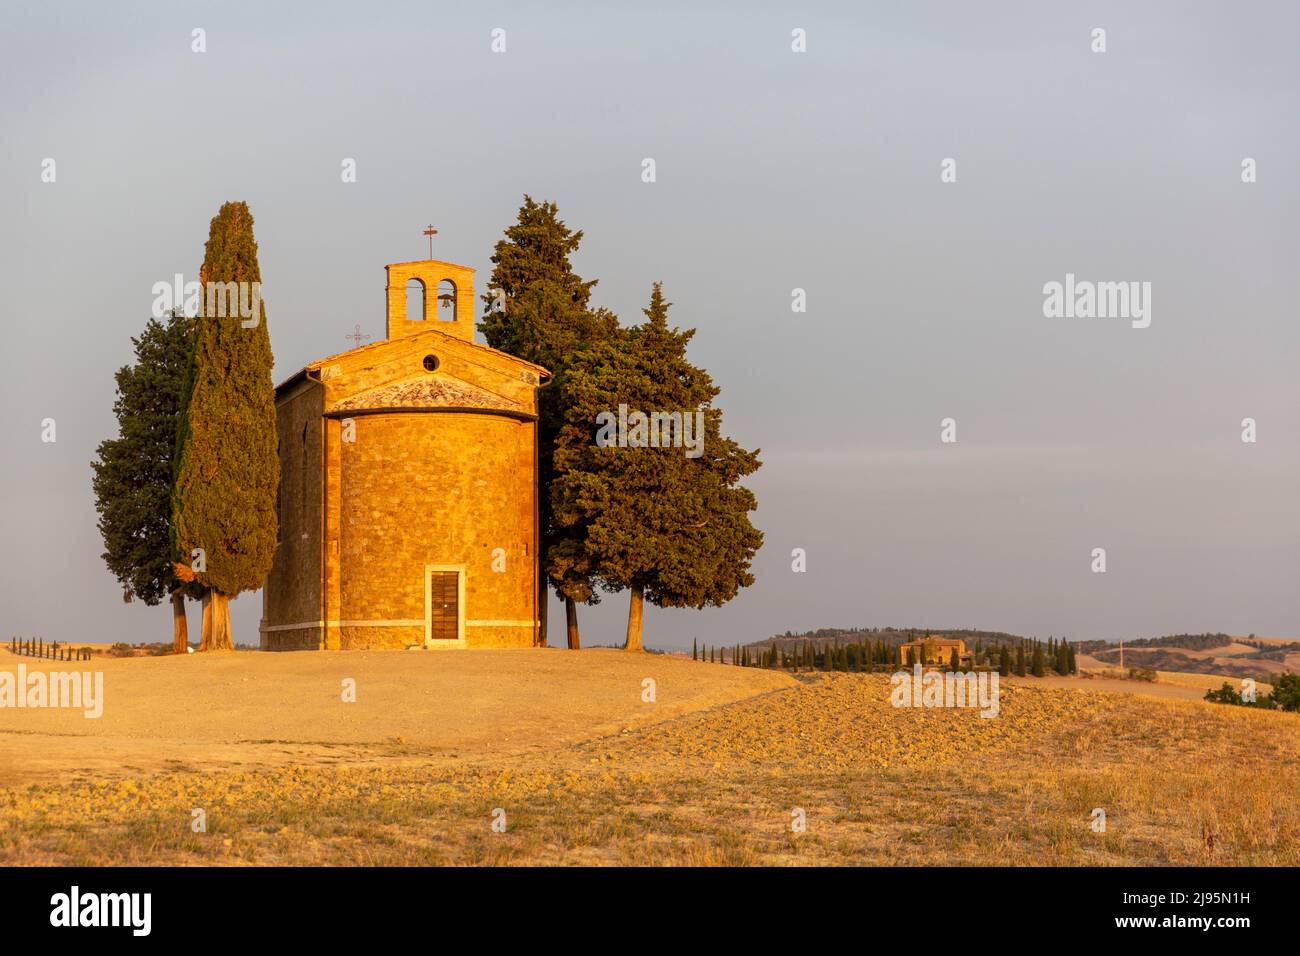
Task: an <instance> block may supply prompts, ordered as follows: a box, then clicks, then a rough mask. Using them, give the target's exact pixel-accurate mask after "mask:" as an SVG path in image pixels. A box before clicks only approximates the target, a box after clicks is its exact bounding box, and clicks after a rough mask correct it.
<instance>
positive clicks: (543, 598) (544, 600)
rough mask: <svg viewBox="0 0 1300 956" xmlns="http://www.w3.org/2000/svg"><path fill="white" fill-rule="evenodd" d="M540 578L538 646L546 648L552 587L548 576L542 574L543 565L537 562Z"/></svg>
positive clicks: (538, 586)
mask: <svg viewBox="0 0 1300 956" xmlns="http://www.w3.org/2000/svg"><path fill="white" fill-rule="evenodd" d="M537 567H538V573H539V577H538V580H537V646H538V647H545V646H546V607H547V605H549V604H550V603H551V590H550V586H549V585H548V584H547V583H546V575H545V574H541V573H540V572H541V568H542V563H541V561H540V560H539V561H538V562H537Z"/></svg>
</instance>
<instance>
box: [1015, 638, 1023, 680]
mask: <svg viewBox="0 0 1300 956" xmlns="http://www.w3.org/2000/svg"><path fill="white" fill-rule="evenodd" d="M1016 676H1017V677H1024V676H1025V642H1024V641H1021V642H1020V643H1019V644H1018V645H1016Z"/></svg>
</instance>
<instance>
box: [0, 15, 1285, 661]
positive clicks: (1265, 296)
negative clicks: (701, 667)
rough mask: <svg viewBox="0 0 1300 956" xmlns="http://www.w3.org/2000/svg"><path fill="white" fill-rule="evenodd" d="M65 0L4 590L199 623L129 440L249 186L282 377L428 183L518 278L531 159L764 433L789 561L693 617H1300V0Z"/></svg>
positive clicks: (464, 258) (26, 133) (18, 402)
mask: <svg viewBox="0 0 1300 956" xmlns="http://www.w3.org/2000/svg"><path fill="white" fill-rule="evenodd" d="M49 6H50V5H46V4H24V5H22V6H18V5H15V4H6V6H5V9H4V11H3V13H0V26H2V29H0V64H3V65H2V66H0V71H2V72H3V83H2V85H0V90H2V91H3V92H2V93H0V217H2V219H3V224H4V228H3V230H2V231H0V279H2V280H3V284H4V289H5V292H6V294H5V296H4V299H3V302H4V305H3V323H4V324H3V334H4V345H3V347H0V355H3V364H4V367H3V374H0V404H2V407H3V408H4V410H5V414H4V420H3V425H2V426H0V427H2V428H3V447H4V449H5V453H4V461H3V468H2V469H0V540H3V541H4V543H5V547H4V548H3V549H2V550H0V636H3V637H5V638H7V637H8V635H9V634H11V633H16V634H23V635H35V634H40V635H43V636H45V637H47V638H51V639H60V640H67V639H72V640H77V639H85V638H88V637H92V636H94V637H100V638H102V639H114V640H116V639H122V640H159V639H161V640H166V639H168V636H169V633H170V632H169V626H168V621H167V613H168V612H167V611H166V610H165V609H163V608H158V609H149V608H144V607H143V606H141V605H139V604H132V605H125V604H123V603H122V601H121V596H120V595H121V592H120V588H119V586H118V585H117V584H116V582H115V581H114V580H113V579H112V577H111V576H110V575H109V574H108V572H107V571H106V570H105V569H104V567H103V564H102V562H101V560H100V558H99V553H100V550H101V544H100V541H99V539H98V535H97V532H96V531H95V527H94V510H93V503H92V498H91V493H90V469H89V467H88V462H89V460H90V458H91V457H92V455H93V450H94V447H95V445H96V444H97V443H98V442H99V441H100V440H101V439H102V438H104V437H107V436H108V435H110V434H112V433H113V429H114V420H113V417H112V413H111V404H112V398H113V372H114V371H115V370H116V368H117V367H118V366H119V365H121V364H122V363H124V362H126V361H127V360H129V358H130V354H131V353H130V342H129V338H130V336H131V335H133V334H136V333H137V332H138V331H139V329H140V328H141V326H142V325H143V323H144V321H145V319H146V317H147V316H148V313H149V308H150V304H151V301H152V296H151V293H150V289H151V286H152V285H153V283H154V282H156V281H158V280H160V279H170V277H171V276H172V274H173V273H175V272H182V273H185V274H186V275H193V273H194V272H195V271H196V270H197V266H198V263H199V262H200V261H201V257H202V248H203V242H204V240H205V238H206V235H207V225H208V220H209V219H210V218H211V217H212V215H213V214H214V213H215V212H216V210H217V208H218V207H219V206H220V204H221V202H222V201H224V200H228V199H244V200H247V201H248V202H249V203H250V205H251V207H252V210H253V213H254V215H255V217H256V220H257V238H258V241H259V243H260V251H261V264H262V270H263V275H264V279H265V284H266V296H267V308H268V316H269V322H270V331H271V337H272V344H273V347H274V350H275V355H276V359H277V368H276V377H277V380H278V379H280V378H283V377H285V376H287V375H288V374H290V373H291V372H292V371H293V370H295V369H296V368H298V367H300V366H301V365H302V364H303V363H304V362H306V361H309V360H311V359H314V358H317V357H320V356H323V355H327V354H331V353H333V352H337V351H339V350H341V349H342V348H345V347H346V346H347V344H348V343H347V342H346V340H345V339H344V338H343V336H344V334H345V333H348V332H350V331H351V330H352V329H353V326H354V325H356V324H358V323H359V324H360V325H361V328H362V331H363V332H364V333H368V334H370V335H372V336H375V337H378V336H380V335H382V333H383V286H384V272H383V265H384V264H385V263H387V262H394V261H402V260H409V259H413V258H418V257H420V256H423V255H424V254H425V252H424V251H423V250H424V249H425V248H426V247H425V245H424V239H423V238H422V237H421V236H420V230H421V229H422V228H423V226H424V225H425V223H427V222H430V221H432V222H433V223H434V224H435V225H437V226H438V228H439V229H440V230H441V232H440V235H439V237H438V239H437V240H436V255H437V256H438V257H440V258H445V259H450V260H453V261H457V262H463V263H467V264H469V265H471V266H474V267H476V268H478V269H479V279H480V284H481V283H482V282H483V281H485V280H486V278H487V276H488V274H489V273H490V269H491V263H490V262H489V256H490V255H491V251H492V246H493V244H494V242H495V241H496V240H497V238H498V237H499V236H500V234H501V231H502V229H503V228H504V227H505V226H506V225H508V224H509V222H510V221H511V220H512V219H513V217H514V213H515V210H516V209H517V207H518V205H519V202H520V199H521V196H522V194H523V193H524V192H529V193H531V194H532V195H534V196H535V197H538V198H547V199H554V200H555V201H557V202H558V203H559V205H560V209H561V211H562V214H563V215H564V217H565V218H566V219H567V220H568V222H569V223H570V224H571V225H572V226H574V227H577V228H582V229H584V230H585V231H586V240H585V242H584V244H583V248H582V250H581V253H580V254H579V256H578V257H577V260H576V265H577V268H578V270H579V271H580V272H581V273H582V274H583V275H584V276H585V277H587V278H596V279H599V280H600V284H599V286H598V287H597V288H596V291H595V301H596V302H597V303H598V304H601V305H605V306H608V307H610V308H612V309H614V310H615V311H616V312H617V313H618V314H619V315H620V316H621V317H622V318H623V320H624V321H625V322H627V323H631V322H634V321H637V320H639V318H640V312H639V309H640V308H641V306H642V305H643V304H644V302H645V300H646V298H647V295H648V291H649V287H650V283H651V282H652V281H653V280H656V279H662V280H663V281H664V283H665V291H666V293H667V295H668V297H669V299H671V300H672V301H673V302H674V303H675V304H676V305H675V308H674V311H673V319H674V320H675V321H676V322H677V323H678V324H681V325H690V326H695V327H696V328H698V329H699V332H698V334H697V336H696V338H695V341H694V343H693V351H692V357H693V358H694V359H695V360H696V361H697V362H699V363H700V364H702V365H704V366H706V367H707V368H708V369H709V370H710V372H711V373H712V374H713V376H714V379H715V381H716V382H717V383H718V384H719V385H720V386H721V388H722V395H721V400H720V403H721V405H722V407H723V408H724V409H725V418H724V422H725V425H726V429H727V431H728V432H729V433H730V434H731V435H732V436H733V437H735V438H736V439H738V440H739V441H741V442H742V443H743V444H745V445H747V446H749V447H761V448H762V450H763V455H762V457H763V460H764V462H765V465H764V467H763V468H762V470H761V471H760V472H759V473H758V474H757V475H756V476H754V477H753V479H751V481H750V484H751V486H752V487H753V488H754V490H755V491H756V493H757V495H758V498H759V504H760V508H759V511H758V512H757V514H756V515H755V522H756V524H758V526H759V527H760V528H762V530H763V531H764V532H765V533H766V536H767V541H766V545H765V547H764V549H763V551H762V552H761V553H760V554H759V557H758V559H757V562H756V564H755V573H756V574H757V576H758V583H757V584H756V585H755V586H754V587H753V588H751V589H749V590H748V591H747V592H745V593H743V594H742V595H741V596H740V597H739V598H737V599H736V600H735V601H733V602H732V603H731V604H730V605H728V606H727V607H725V608H723V609H720V610H710V611H707V612H683V611H660V610H658V609H653V608H652V609H650V610H649V611H648V616H647V640H648V641H649V643H650V644H651V645H658V646H669V645H676V646H682V645H686V646H689V644H690V641H691V638H692V636H695V635H698V636H699V638H700V639H701V640H702V641H708V642H710V643H720V644H721V643H728V644H730V643H735V642H737V641H747V640H753V639H758V638H762V637H765V636H767V635H769V634H770V633H773V632H778V631H785V630H787V629H792V630H801V629H804V628H811V627H819V626H828V625H842V626H848V625H889V624H893V625H919V626H932V627H942V626H968V627H983V628H989V629H1000V630H1009V631H1015V632H1021V633H1034V634H1039V635H1042V636H1046V635H1047V634H1057V635H1060V634H1066V635H1068V636H1070V637H1071V638H1080V639H1082V638H1118V637H1128V636H1143V635H1151V634H1159V633H1170V632H1178V631H1202V630H1225V631H1230V632H1234V633H1246V632H1251V631H1253V632H1256V633H1258V634H1261V635H1300V602H1298V601H1297V600H1296V598H1295V591H1296V582H1297V580H1300V495H1297V479H1298V476H1300V402H1298V401H1297V399H1298V398H1300V387H1298V386H1297V371H1296V361H1297V355H1298V354H1300V331H1298V329H1297V321H1296V320H1297V316H1296V302H1297V289H1296V275H1297V270H1296V266H1295V263H1296V261H1297V253H1298V252H1300V248H1298V246H1300V243H1297V239H1296V235H1297V232H1296V218H1297V213H1298V212H1300V186H1298V185H1297V179H1296V175H1295V171H1294V167H1295V157H1296V155H1297V151H1298V148H1300V129H1298V123H1297V119H1296V110H1295V93H1296V90H1297V89H1300V60H1297V58H1296V57H1295V55H1294V49H1293V48H1294V42H1295V37H1296V35H1297V34H1298V33H1300V15H1297V13H1296V10H1295V8H1294V7H1293V6H1292V5H1290V4H1285V3H1255V4H1250V5H1247V6H1245V7H1243V6H1241V5H1234V4H1227V3H1220V4H1207V3H1164V4H1155V3H1144V4H1128V3H1115V4H1107V3H1093V4H1087V5H1074V6H1075V7H1076V9H1074V10H1069V11H1067V10H1063V9H1057V8H1058V7H1059V6H1061V5H1049V4H1041V3H1028V2H1027V3H989V4H967V3H959V2H956V0H952V2H944V3H910V4H898V5H891V6H889V7H887V8H885V9H870V8H868V7H867V6H866V5H862V4H857V3H845V4H831V3H826V4H744V5H741V4H734V5H730V6H729V7H728V6H723V5H717V4H708V3H698V2H692V3H673V4H662V3H661V4H654V5H645V7H644V8H642V9H639V10H638V9H637V8H635V7H633V6H632V5H630V4H609V5H604V6H602V7H601V8H599V9H591V8H590V7H589V5H587V4H576V3H575V4H555V3H550V4H546V5H544V6H545V9H542V7H543V5H542V4H522V3H517V4H511V3H487V4H473V5H468V4H467V5H457V6H451V5H435V4H430V3H410V4H360V3H319V4H313V5H311V6H310V7H301V8H300V9H301V10H304V11H309V12H306V13H303V12H299V13H293V12H291V11H289V10H287V9H283V7H284V6H286V5H280V4H266V3H235V2H221V3H216V2H202V3H165V4H164V3H151V4H145V3H121V4H119V3H114V4H98V3H69V4H60V5H58V8H57V9H49ZM194 27H202V28H204V29H205V30H206V31H207V52H206V53H204V54H195V53H192V52H191V51H190V31H191V29H193V28H194ZM494 27H502V28H504V29H505V30H506V31H507V47H508V50H507V52H506V53H505V54H493V53H491V52H490V50H489V38H490V37H489V35H490V31H491V30H492V28H494ZM795 27H801V28H804V29H806V30H807V32H808V52H807V53H806V54H802V55H797V54H793V53H791V51H790V31H791V30H792V29H793V28H795ZM1094 27H1104V28H1106V30H1107V31H1108V33H1107V45H1108V50H1107V52H1106V53H1105V54H1094V53H1092V52H1091V50H1090V43H1091V38H1090V31H1091V30H1092V28H1094ZM647 156H648V157H653V158H654V159H655V160H656V162H657V167H658V182H656V183H654V184H652V185H648V184H645V183H642V182H641V180H640V170H641V165H640V164H641V160H642V159H643V158H644V157H647ZM1247 156H1249V157H1254V158H1255V159H1256V160H1257V162H1258V170H1259V174H1258V175H1259V181H1258V182H1257V183H1254V184H1251V185H1246V184H1243V183H1242V182H1241V180H1240V164H1241V160H1242V158H1243V157H1247ZM45 157H53V158H55V159H56V161H57V164H58V166H57V171H58V180H57V182H56V183H55V184H43V183H41V181H40V164H41V161H42V159H43V158H45ZM344 157H354V158H355V159H356V160H357V163H358V182H357V183H355V184H346V185H345V184H343V183H341V182H340V177H339V169H340V162H341V160H342V159H343V158H344ZM945 157H953V158H955V159H956V160H957V169H958V181H957V182H956V183H955V184H941V183H940V181H939V164H940V162H941V160H942V159H943V158H945ZM1067 272H1074V273H1076V274H1077V275H1078V276H1080V277H1081V278H1091V279H1095V280H1138V281H1149V282H1151V283H1152V286H1153V316H1152V324H1151V327H1150V328H1148V329H1145V330H1135V329H1132V328H1130V327H1129V326H1128V323H1126V322H1123V321H1114V320H1110V321H1105V320H1082V319H1078V320H1051V319H1046V318H1044V317H1043V315H1042V291H1041V290H1042V286H1043V284H1044V283H1045V282H1049V281H1053V280H1056V281H1060V280H1062V279H1063V278H1064V276H1065V274H1066V273H1067ZM795 287H802V288H804V289H806V290H807V294H808V312H807V313H806V314H802V315H796V314H792V313H791V311H790V292H791V289H793V288H795ZM480 291H481V290H480ZM948 416H951V417H953V418H955V419H956V420H957V423H958V442H957V443H956V444H955V445H949V446H945V445H941V444H940V443H939V422H940V420H941V419H942V418H944V417H948ZM1246 416H1251V417H1254V418H1256V419H1257V421H1258V423H1259V442H1258V443H1257V444H1255V445H1245V444H1243V443H1242V442H1241V441H1240V438H1239V432H1240V422H1241V419H1242V418H1243V417H1246ZM46 417H53V418H55V419H56V420H57V422H58V442H57V444H54V445H45V444H42V443H41V442H40V422H41V420H42V419H43V418H46ZM795 547H802V548H805V549H807V552H808V572H807V573H806V574H802V575H800V574H793V573H792V572H791V570H790V552H791V549H792V548H795ZM1094 547H1105V548H1106V549H1107V552H1108V565H1109V570H1108V572H1107V573H1106V574H1105V575H1095V574H1092V573H1091V572H1090V570H1089V561H1090V552H1091V550H1092V548H1094ZM260 607H261V599H260V595H245V596H244V597H242V598H240V599H239V600H238V601H237V602H236V603H235V605H234V608H235V626H236V635H237V638H238V639H239V640H241V641H246V642H255V641H256V639H257V619H258V616H259V613H260ZM626 607H627V599H626V597H625V596H623V595H616V596H611V597H609V598H607V599H606V602H605V603H604V604H603V605H602V606H601V607H600V608H598V609H596V610H595V611H594V612H588V613H586V614H585V616H584V632H585V633H584V637H585V640H586V641H587V642H589V643H614V642H616V641H619V640H621V637H622V628H623V623H624V619H625V614H626ZM552 613H553V615H554V614H555V613H556V611H555V610H553V612H552ZM561 620H562V617H561ZM192 622H193V624H194V627H195V633H197V618H196V617H193V618H192Z"/></svg>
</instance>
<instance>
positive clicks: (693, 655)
mask: <svg viewBox="0 0 1300 956" xmlns="http://www.w3.org/2000/svg"><path fill="white" fill-rule="evenodd" d="M699 659H700V652H699V648H698V647H697V646H696V641H695V638H693V637H692V638H691V660H693V661H698V660H699Z"/></svg>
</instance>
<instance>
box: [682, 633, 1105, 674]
mask: <svg viewBox="0 0 1300 956" xmlns="http://www.w3.org/2000/svg"><path fill="white" fill-rule="evenodd" d="M858 633H859V634H860V635H861V636H860V638H859V640H857V641H853V642H851V643H841V642H832V641H824V642H823V643H821V644H818V643H817V642H816V641H813V640H811V639H808V640H803V641H798V642H792V643H768V642H763V643H760V644H743V645H742V644H735V645H733V646H731V647H715V646H712V645H701V644H700V643H699V641H698V640H694V641H692V642H691V659H692V660H694V661H703V662H705V663H708V664H734V665H736V666H739V667H764V668H769V669H775V670H786V671H795V672H798V671H850V672H857V673H863V672H865V673H871V672H877V671H879V672H885V673H892V672H894V671H897V670H899V669H900V668H904V667H912V666H913V665H914V664H916V663H918V658H919V657H920V656H922V655H921V653H919V652H917V651H916V649H915V648H911V647H909V648H906V649H904V648H903V647H902V644H903V643H905V642H898V643H892V642H890V641H888V640H886V639H885V638H883V637H875V638H870V637H868V636H867V634H868V633H871V632H867V631H860V632H858ZM928 637H932V635H924V636H922V637H921V638H919V639H920V640H922V641H924V640H925V639H926V638H928ZM914 639H916V638H914ZM926 656H931V657H932V656H933V655H926ZM947 666H948V669H949V670H952V671H963V672H967V673H969V672H970V671H972V670H984V671H994V670H995V671H997V672H998V673H999V674H1001V675H1002V676H1003V677H1008V676H1010V675H1012V674H1015V675H1017V676H1019V677H1025V676H1033V677H1046V676H1047V675H1048V674H1049V673H1051V674H1057V675H1061V676H1065V675H1068V674H1077V673H1078V672H1079V666H1078V661H1077V658H1076V652H1075V648H1074V645H1073V644H1071V643H1070V642H1069V641H1066V640H1059V641H1058V640H1056V639H1055V638H1049V639H1048V640H1046V641H1040V640H1037V639H1035V638H1021V639H1020V640H1019V641H1018V643H1017V644H1016V645H1015V646H1014V648H1013V646H1012V645H1011V644H1008V643H1002V642H999V643H997V644H985V642H984V641H983V640H977V641H976V643H975V646H974V648H973V649H972V651H971V654H970V656H969V657H968V658H967V659H966V660H965V661H961V660H959V659H958V656H957V649H956V648H953V649H952V653H951V656H950V657H949V659H948V661H947Z"/></svg>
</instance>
